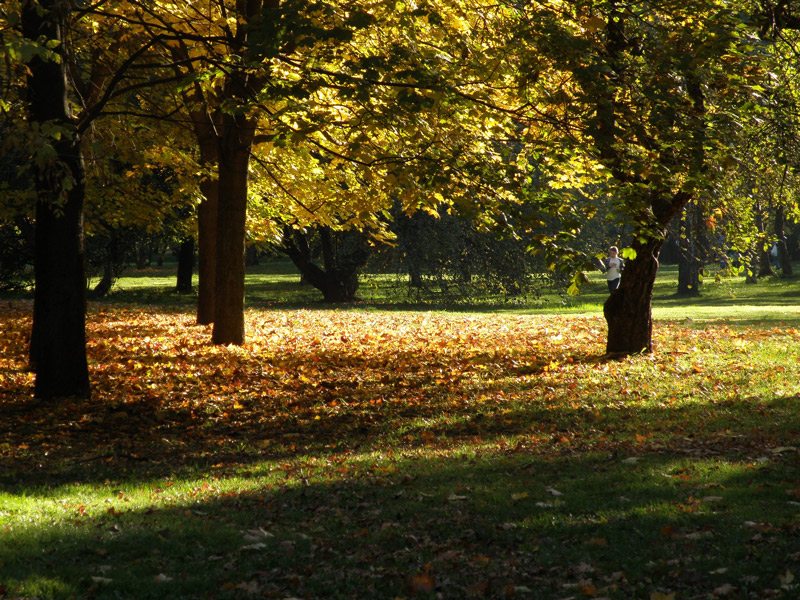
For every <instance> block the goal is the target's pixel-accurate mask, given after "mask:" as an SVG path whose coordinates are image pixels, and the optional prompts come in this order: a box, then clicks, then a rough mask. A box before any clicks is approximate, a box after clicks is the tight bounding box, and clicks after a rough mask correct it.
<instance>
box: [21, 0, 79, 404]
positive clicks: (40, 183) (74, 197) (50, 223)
mask: <svg viewBox="0 0 800 600" xmlns="http://www.w3.org/2000/svg"><path fill="white" fill-rule="evenodd" d="M67 10H69V7H68V5H67V4H66V3H64V2H60V1H58V0H40V2H38V3H33V2H26V3H23V9H22V29H23V33H24V35H25V37H26V38H28V39H30V40H32V41H38V40H40V39H46V40H57V41H59V42H61V44H60V45H59V46H58V48H57V50H56V52H64V50H63V48H64V31H63V20H64V15H65V13H66V11H67ZM65 62H66V61H65V60H63V57H62V60H60V61H54V60H51V61H46V60H43V59H42V58H40V57H34V58H33V59H32V60H31V61H30V62H29V63H28V69H29V71H28V98H29V102H30V105H29V117H30V121H31V122H32V123H39V124H43V123H53V124H55V125H57V126H60V127H61V128H63V130H64V131H63V133H62V135H61V136H60V138H58V139H51V140H50V144H51V145H52V147H53V149H54V150H55V156H56V159H55V161H54V162H51V161H45V160H44V159H41V158H39V159H35V160H34V164H33V170H34V173H35V176H36V177H35V178H36V189H37V202H36V250H35V258H34V275H35V287H34V306H33V331H32V334H31V348H30V353H31V362H32V363H33V365H35V370H36V383H35V387H34V395H35V396H36V397H37V398H41V399H52V398H58V397H67V396H74V397H82V398H87V397H89V396H90V393H91V389H90V385H89V371H88V365H87V361H86V327H85V325H86V266H85V254H84V231H83V220H84V207H83V203H84V194H85V187H84V186H85V177H84V164H83V157H82V156H81V151H80V138H79V136H78V134H77V131H76V129H75V126H74V124H73V123H72V120H71V116H72V115H71V114H70V110H69V105H68V100H67V78H66V68H65Z"/></svg>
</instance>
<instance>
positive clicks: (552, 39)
mask: <svg viewBox="0 0 800 600" xmlns="http://www.w3.org/2000/svg"><path fill="white" fill-rule="evenodd" d="M739 8H740V7H729V8H726V7H724V6H719V5H717V3H715V2H711V1H708V2H700V3H697V2H693V3H688V2H685V3H684V2H673V3H670V4H668V5H656V4H652V3H633V2H624V1H598V2H585V3H576V4H572V5H567V4H559V5H558V6H557V7H551V6H549V5H544V4H542V5H534V6H532V7H531V8H530V9H528V10H527V11H525V13H524V18H523V19H520V21H519V30H518V34H517V36H518V39H519V40H520V41H521V42H522V43H521V47H523V48H524V49H525V50H526V52H525V53H524V54H523V56H522V57H521V60H520V61H519V63H520V64H521V65H522V66H521V69H520V74H519V78H520V80H521V84H522V85H523V86H524V92H525V94H526V96H525V97H526V99H527V100H528V102H529V104H530V106H531V108H529V109H528V122H529V123H530V124H531V125H530V131H532V132H534V133H535V134H537V135H536V136H535V137H532V139H531V141H530V143H531V144H532V145H536V146H537V147H538V148H539V149H540V150H539V154H540V156H542V157H543V159H544V164H545V166H547V167H548V169H549V172H550V177H551V179H552V180H555V181H554V183H557V182H563V183H561V186H560V189H561V190H562V193H561V197H562V198H563V200H564V202H571V201H572V200H571V195H572V194H574V192H573V190H574V189H576V188H577V189H586V187H587V184H588V183H595V184H597V185H599V186H601V187H600V188H599V189H602V190H605V193H604V194H602V195H598V197H597V201H598V202H606V203H612V204H613V205H614V206H615V207H616V210H617V213H618V214H619V216H620V218H622V219H624V220H625V221H626V222H627V223H629V224H630V225H631V226H632V228H633V235H632V241H631V244H630V248H628V249H626V251H625V254H626V257H627V259H628V260H627V264H626V269H625V272H624V275H623V277H622V281H621V284H620V287H619V288H618V289H617V290H616V291H615V292H614V293H612V294H611V295H610V296H609V298H608V300H607V301H606V303H605V306H604V315H605V317H606V321H607V323H608V339H607V345H606V350H607V352H608V353H610V354H617V353H619V354H630V353H635V352H641V351H645V352H651V351H652V349H653V342H652V316H651V310H650V302H651V299H652V291H653V284H654V282H655V276H656V272H657V270H658V254H659V250H660V248H661V246H662V244H663V243H664V240H665V238H666V229H667V226H668V224H669V222H670V221H671V220H672V219H673V217H675V216H676V215H678V214H679V213H680V212H681V211H682V210H683V208H684V207H685V206H686V205H687V204H688V203H689V202H690V201H691V200H692V199H693V198H696V197H699V196H702V195H703V194H704V193H706V192H707V190H708V189H709V181H710V180H711V178H712V177H713V175H714V174H715V170H714V167H715V166H716V165H719V164H722V161H723V159H724V157H725V156H726V154H727V153H728V150H727V148H728V146H729V142H730V141H731V140H732V139H735V123H734V121H733V120H731V119H730V118H728V117H729V115H731V114H734V113H737V112H739V114H741V111H740V110H739V108H740V107H741V105H742V104H743V101H744V99H745V98H746V97H747V96H748V94H749V91H748V85H749V84H752V83H753V82H754V80H756V79H760V71H759V69H758V67H757V65H758V60H759V57H760V53H761V50H760V48H759V44H758V42H757V41H754V40H752V39H750V38H748V36H751V37H752V36H753V29H752V28H748V25H747V23H746V22H744V21H743V20H742V19H741V13H740V12H739ZM745 42H747V43H745ZM748 61H755V65H756V66H755V67H753V66H751V65H752V64H753V63H752V62H750V63H749V62H748ZM564 148H566V149H564ZM565 184H566V185H565ZM551 185H552V187H557V186H556V185H554V184H551Z"/></svg>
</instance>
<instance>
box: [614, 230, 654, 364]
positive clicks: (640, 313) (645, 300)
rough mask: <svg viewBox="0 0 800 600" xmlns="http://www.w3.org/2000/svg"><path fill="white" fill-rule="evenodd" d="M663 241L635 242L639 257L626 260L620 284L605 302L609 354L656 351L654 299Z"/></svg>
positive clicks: (634, 247)
mask: <svg viewBox="0 0 800 600" xmlns="http://www.w3.org/2000/svg"><path fill="white" fill-rule="evenodd" d="M663 243H664V241H663V239H659V240H648V241H646V242H645V243H642V242H640V241H635V242H634V243H633V249H634V250H635V251H636V258H634V259H633V260H630V261H628V262H626V264H625V270H624V271H623V273H622V279H621V280H620V284H619V287H618V288H617V289H616V290H614V291H613V292H612V293H611V295H610V296H609V297H608V299H606V302H605V304H604V305H603V314H604V315H605V318H606V322H607V323H608V338H607V342H606V353H608V354H618V353H622V354H635V353H637V352H647V353H649V352H652V351H653V319H652V314H651V302H652V299H653V286H654V285H655V281H656V274H657V273H658V251H659V250H660V249H661V245H662V244H663Z"/></svg>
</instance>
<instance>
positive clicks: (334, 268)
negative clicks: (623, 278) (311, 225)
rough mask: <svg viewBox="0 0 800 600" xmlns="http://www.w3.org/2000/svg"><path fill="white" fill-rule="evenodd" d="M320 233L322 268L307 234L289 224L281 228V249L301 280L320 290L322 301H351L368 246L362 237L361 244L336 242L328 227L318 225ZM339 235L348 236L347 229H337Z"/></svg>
mask: <svg viewBox="0 0 800 600" xmlns="http://www.w3.org/2000/svg"><path fill="white" fill-rule="evenodd" d="M350 234H351V235H356V234H352V232H350ZM319 235H320V241H321V247H322V257H323V264H324V265H325V268H324V269H323V268H321V267H319V266H318V265H317V264H315V263H314V260H313V259H312V256H311V254H312V253H311V248H310V246H309V244H308V240H307V238H306V235H305V234H304V233H302V232H299V231H293V230H292V228H291V227H288V226H287V227H284V242H283V250H284V252H286V254H287V255H288V256H289V258H290V259H291V261H292V262H293V263H294V265H295V266H296V267H297V269H298V270H299V271H300V275H301V277H302V281H303V282H304V283H310V284H311V285H313V286H314V287H315V288H317V289H318V290H319V291H320V292H322V297H323V299H324V300H325V302H330V303H332V304H341V303H344V302H352V301H354V300H355V299H356V292H357V291H358V284H359V281H358V275H359V272H360V271H361V269H362V268H363V267H364V265H366V264H367V260H368V259H369V255H370V250H369V246H368V245H367V244H366V243H363V240H361V239H359V240H358V241H359V242H362V243H354V244H350V245H342V244H337V243H336V241H335V240H334V239H333V236H334V234H333V232H332V231H331V230H330V228H329V227H324V226H323V227H320V228H319ZM338 235H340V236H341V235H348V232H339V234H338Z"/></svg>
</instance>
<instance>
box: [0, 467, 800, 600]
mask: <svg viewBox="0 0 800 600" xmlns="http://www.w3.org/2000/svg"><path fill="white" fill-rule="evenodd" d="M295 467H296V465H295ZM349 467H350V468H349V470H348V471H347V472H345V473H344V474H342V473H341V472H339V471H337V466H336V464H330V465H329V466H327V467H322V466H320V467H319V468H318V469H316V471H315V470H313V469H311V470H307V471H306V472H305V473H303V472H301V470H300V469H297V468H295V469H289V468H287V469H286V471H285V473H283V474H282V476H281V477H277V476H275V475H267V476H265V475H264V473H263V472H261V471H259V470H258V469H257V468H254V469H251V470H250V471H248V470H247V469H243V468H241V467H240V468H238V469H235V470H230V471H229V470H227V469H221V470H217V471H216V472H214V473H213V475H212V474H211V473H210V474H209V476H208V477H207V478H206V479H205V480H204V483H203V484H202V485H201V484H200V483H198V484H197V487H196V488H194V489H193V490H186V489H183V490H176V491H170V489H169V488H167V487H166V486H167V484H166V483H165V482H164V481H161V482H153V492H152V496H153V500H154V505H153V506H145V507H139V508H137V509H135V510H131V509H129V506H130V505H128V504H126V500H125V492H124V491H120V490H119V489H118V488H119V486H120V484H119V483H117V482H105V483H103V484H101V485H99V486H97V488H96V493H95V495H94V496H93V497H92V498H91V499H87V500H85V501H86V503H87V504H86V505H85V506H83V505H81V506H78V505H74V504H64V505H63V506H62V505H61V502H63V501H55V498H58V497H60V494H62V493H63V494H64V495H67V494H68V492H66V491H64V492H61V491H59V490H52V494H53V496H52V497H53V498H54V501H53V503H52V504H51V505H50V508H49V509H48V512H47V513H46V514H41V515H40V516H36V515H33V516H32V518H31V519H30V520H28V519H25V520H22V519H20V520H16V521H14V520H13V519H14V516H13V514H12V515H10V517H11V523H12V525H11V526H9V525H8V524H6V530H5V531H4V534H3V536H4V545H3V546H2V550H0V564H2V569H0V573H2V576H0V585H2V586H4V588H3V589H4V593H5V594H6V595H8V596H9V597H27V598H31V597H34V596H36V597H38V598H41V599H45V598H97V599H100V598H120V597H122V598H200V597H202V598H245V597H276V598H287V597H297V598H397V597H409V596H411V597H422V598H428V597H431V598H433V597H437V598H438V597H443V598H465V597H487V598H507V597H509V596H511V597H522V598H537V599H552V598H563V597H570V596H572V597H583V596H604V597H609V598H633V597H650V595H651V594H652V593H654V592H660V593H664V594H665V595H667V594H669V593H676V594H677V595H678V596H680V597H687V598H691V597H708V596H709V595H711V594H712V592H713V590H714V589H715V588H717V587H719V586H723V585H725V584H728V585H731V586H734V587H735V588H736V590H737V591H738V592H739V593H740V596H741V597H751V598H760V597H783V596H781V591H780V586H781V583H780V579H779V578H780V577H781V576H782V575H783V576H784V579H785V572H786V571H787V570H791V569H795V568H796V567H797V559H796V558H792V556H793V553H794V552H796V548H797V527H796V524H795V521H794V519H795V517H794V512H795V511H794V509H793V508H792V507H791V506H789V505H788V503H787V502H786V498H785V492H784V491H783V489H781V487H782V486H783V485H785V481H786V480H787V479H792V478H794V479H797V478H798V477H800V465H799V464H798V460H797V456H796V454H795V455H792V456H791V457H789V456H785V457H784V458H783V459H780V461H779V462H773V464H772V465H768V466H764V467H763V468H749V467H745V466H741V467H740V468H737V469H735V470H724V471H719V472H715V466H714V465H713V464H705V465H703V466H701V467H694V466H693V464H692V462H690V461H685V460H677V461H676V460H675V459H673V458H670V457H666V456H649V457H643V458H641V460H639V461H637V462H635V463H631V462H624V461H621V460H618V459H614V460H609V459H608V458H600V457H590V456H572V457H561V458H555V457H542V456H530V457H527V458H526V459H525V460H519V457H518V456H517V457H509V456H506V455H504V454H503V453H501V452H500V453H492V454H489V453H486V454H482V455H477V456H474V457H472V458H449V459H447V458H443V459H415V458H399V457H398V458H397V459H396V460H388V461H387V460H384V461H380V462H378V463H373V462H371V461H369V460H364V461H362V462H361V463H358V461H356V463H355V464H350V465H349ZM717 468H718V467H717ZM234 471H235V472H234ZM228 477H236V481H237V485H238V486H239V487H238V488H227V487H225V481H226V479H227V478H228ZM745 494H746V497H744V495H745ZM82 501H83V500H82ZM2 517H3V519H4V520H5V521H6V523H8V521H9V515H8V514H7V513H4V514H3V515H2ZM0 526H2V525H0ZM787 593H788V592H787ZM748 594H749V595H748ZM771 594H772V595H771Z"/></svg>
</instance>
